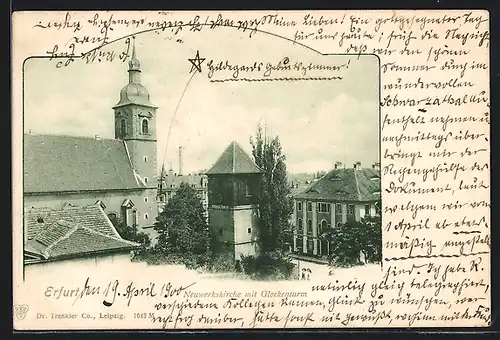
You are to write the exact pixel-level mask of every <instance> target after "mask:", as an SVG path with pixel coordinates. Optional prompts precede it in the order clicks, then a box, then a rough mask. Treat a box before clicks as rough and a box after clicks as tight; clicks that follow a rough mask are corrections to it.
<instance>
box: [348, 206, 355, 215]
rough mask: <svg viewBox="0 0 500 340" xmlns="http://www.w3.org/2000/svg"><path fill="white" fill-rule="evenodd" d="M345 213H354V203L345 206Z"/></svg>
mask: <svg viewBox="0 0 500 340" xmlns="http://www.w3.org/2000/svg"><path fill="white" fill-rule="evenodd" d="M347 215H354V204H349V205H348V206H347Z"/></svg>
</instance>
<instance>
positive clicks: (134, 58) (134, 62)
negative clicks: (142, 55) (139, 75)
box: [128, 35, 141, 72]
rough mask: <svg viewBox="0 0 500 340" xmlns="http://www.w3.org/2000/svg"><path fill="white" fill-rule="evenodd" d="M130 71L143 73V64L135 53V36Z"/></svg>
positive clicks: (129, 64) (133, 37) (129, 63)
mask: <svg viewBox="0 0 500 340" xmlns="http://www.w3.org/2000/svg"><path fill="white" fill-rule="evenodd" d="M128 66H129V71H139V72H141V63H140V62H139V60H138V59H137V56H136V53H135V35H133V36H132V56H131V58H130V61H129V62H128Z"/></svg>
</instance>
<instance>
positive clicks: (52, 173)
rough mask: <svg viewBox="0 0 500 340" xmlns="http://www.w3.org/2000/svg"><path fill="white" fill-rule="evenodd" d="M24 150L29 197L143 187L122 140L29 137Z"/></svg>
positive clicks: (26, 191) (26, 139) (25, 141)
mask: <svg viewBox="0 0 500 340" xmlns="http://www.w3.org/2000/svg"><path fill="white" fill-rule="evenodd" d="M23 151H24V192H25V193H28V194H29V193H49V192H68V191H86V190H123V189H134V188H140V185H139V183H138V182H137V180H136V179H135V176H134V170H133V168H132V165H131V163H130V160H129V158H128V155H127V150H126V148H125V145H124V142H123V141H120V140H114V139H95V138H83V137H70V136H55V135H31V134H25V135H24V150H23Z"/></svg>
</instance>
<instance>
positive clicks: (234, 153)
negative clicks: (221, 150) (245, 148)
mask: <svg viewBox="0 0 500 340" xmlns="http://www.w3.org/2000/svg"><path fill="white" fill-rule="evenodd" d="M235 158H236V141H235V140H233V174H234V172H235V168H234V165H235V164H234V159H235Z"/></svg>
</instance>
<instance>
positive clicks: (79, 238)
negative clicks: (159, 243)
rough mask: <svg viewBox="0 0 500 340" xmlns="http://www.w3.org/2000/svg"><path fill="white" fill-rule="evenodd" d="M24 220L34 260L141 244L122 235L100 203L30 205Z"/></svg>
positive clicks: (80, 254) (126, 247) (78, 255)
mask: <svg viewBox="0 0 500 340" xmlns="http://www.w3.org/2000/svg"><path fill="white" fill-rule="evenodd" d="M24 223H25V233H26V235H25V245H24V247H25V253H27V254H28V255H29V257H31V258H32V261H34V262H39V261H49V260H57V259H65V258H73V257H82V256H86V255H91V254H96V253H113V252H117V251H126V250H132V249H135V248H137V247H138V246H139V244H137V243H135V242H130V241H127V240H124V239H123V238H121V236H120V235H119V234H118V232H117V231H116V229H115V228H114V227H113V225H112V223H111V221H110V220H109V219H108V217H107V216H106V213H105V212H104V210H102V208H101V207H100V206H99V205H98V204H95V205H89V206H72V205H63V206H61V207H54V208H45V207H44V208H27V209H26V210H25V214H24Z"/></svg>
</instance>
